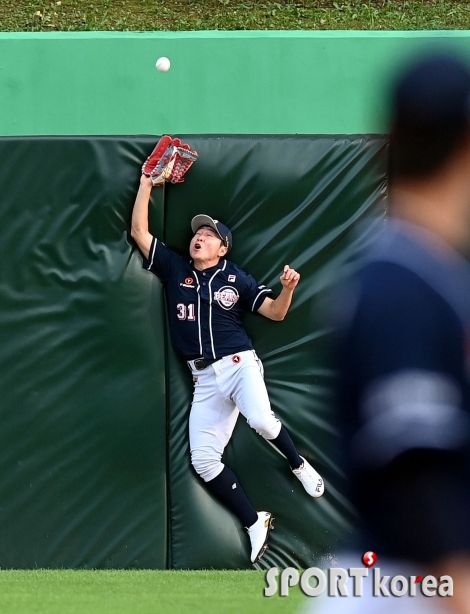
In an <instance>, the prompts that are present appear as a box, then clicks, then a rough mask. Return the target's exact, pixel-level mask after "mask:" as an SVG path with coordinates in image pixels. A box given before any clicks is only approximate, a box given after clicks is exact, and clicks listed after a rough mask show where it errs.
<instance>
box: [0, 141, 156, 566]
mask: <svg viewBox="0 0 470 614" xmlns="http://www.w3.org/2000/svg"><path fill="white" fill-rule="evenodd" d="M151 142H152V140H151V139H143V138H136V139H119V138H111V139H107V138H80V137H76V138H70V139H69V138H29V139H28V138H11V139H8V138H7V139H0V159H1V160H2V164H1V166H0V186H1V196H0V217H1V220H2V231H1V233H0V258H1V261H2V267H1V268H0V306H1V307H0V308H1V314H2V316H1V323H2V324H1V327H0V373H1V399H0V423H1V428H0V514H1V530H0V567H2V568H5V567H20V568H21V567H161V568H163V567H165V566H166V561H167V548H166V545H167V500H166V485H167V480H166V446H167V444H166V420H165V412H166V405H165V385H164V349H163V344H162V339H163V338H164V322H163V303H162V293H161V288H160V286H159V284H158V282H157V280H154V279H152V278H151V276H149V275H146V274H145V272H143V271H141V266H140V258H139V256H138V255H137V254H136V253H135V251H134V249H133V246H132V245H131V242H130V238H129V235H128V228H129V220H130V210H131V204H132V199H133V195H134V192H135V190H136V188H137V185H138V175H139V172H138V169H139V164H140V160H141V158H142V156H143V155H144V152H146V151H147V150H148V148H149V146H150V144H151ZM156 221H157V222H158V224H159V225H160V227H161V226H162V218H161V217H160V220H156ZM158 224H157V226H158ZM151 302H152V304H153V306H152V310H151V309H150V307H149V304H150V303H151Z"/></svg>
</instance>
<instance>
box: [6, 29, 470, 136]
mask: <svg viewBox="0 0 470 614" xmlns="http://www.w3.org/2000/svg"><path fill="white" fill-rule="evenodd" d="M437 46H445V47H452V48H457V49H459V50H461V51H462V53H464V54H466V55H468V56H469V57H470V33H469V32H468V31H461V32H455V31H431V32H357V31H351V32H349V31H334V32H332V31H326V32H306V31H287V32H282V31H281V32H265V31H263V32H261V31H260V32H258V31H254V32H217V31H215V32H212V31H211V32H207V31H202V32H150V33H149V32H146V33H140V32H119V33H111V32H88V33H61V32H57V33H38V34H35V33H11V34H7V33H3V34H0V100H1V105H2V108H1V110H2V112H1V114H0V135H3V136H8V135H61V134H68V135H84V134H94V135H111V134H113V135H120V134H162V133H166V132H168V133H186V134H188V133H198V134H208V133H227V134H294V133H297V134H356V133H362V134H364V133H376V132H383V121H382V118H381V115H382V111H383V104H382V102H383V99H382V94H383V90H384V85H385V83H386V81H387V79H388V76H389V74H390V72H391V71H393V69H394V67H395V66H396V64H397V62H401V61H402V60H403V59H404V58H406V57H407V56H408V55H410V54H411V53H414V52H417V51H419V50H420V49H422V48H429V47H432V48H436V47H437ZM160 56H167V57H169V58H170V60H171V61H172V68H171V70H170V71H169V72H168V73H159V72H157V70H156V69H155V61H156V60H157V58H158V57H160Z"/></svg>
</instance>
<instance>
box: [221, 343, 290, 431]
mask: <svg viewBox="0 0 470 614" xmlns="http://www.w3.org/2000/svg"><path fill="white" fill-rule="evenodd" d="M213 367H214V370H215V372H216V377H217V381H218V383H219V389H220V390H221V392H222V393H223V394H224V395H225V397H227V398H231V399H232V401H233V402H234V403H235V404H236V406H237V407H238V409H239V411H240V413H241V414H242V415H243V416H244V417H245V418H246V421H247V422H248V424H249V425H250V427H251V428H253V429H254V430H255V431H256V432H257V433H258V434H259V435H262V436H263V437H264V438H265V439H275V438H276V437H277V436H278V435H279V432H280V430H281V426H282V425H281V422H280V421H279V420H278V419H277V418H276V416H275V415H274V412H273V411H272V409H271V403H270V402H269V397H268V391H267V390H266V384H265V383H264V377H263V366H262V364H261V361H260V360H259V358H258V357H257V355H256V352H255V351H254V350H249V351H245V352H240V353H238V354H234V355H233V356H227V357H226V358H224V359H223V360H221V361H219V362H217V363H215V364H214V365H213Z"/></svg>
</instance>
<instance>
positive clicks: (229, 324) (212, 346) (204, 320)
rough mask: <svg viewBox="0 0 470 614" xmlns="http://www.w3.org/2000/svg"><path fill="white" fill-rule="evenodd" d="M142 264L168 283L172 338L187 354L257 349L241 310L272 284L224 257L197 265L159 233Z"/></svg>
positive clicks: (256, 304) (252, 306) (251, 307)
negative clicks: (260, 281) (204, 266)
mask: <svg viewBox="0 0 470 614" xmlns="http://www.w3.org/2000/svg"><path fill="white" fill-rule="evenodd" d="M143 266H144V268H145V269H147V270H149V271H151V272H152V273H154V274H155V275H157V276H158V277H159V278H160V280H161V281H162V283H163V285H164V286H165V288H166V298H167V303H168V312H169V323H170V335H171V341H172V344H173V347H174V348H175V350H176V351H177V352H178V353H179V354H180V355H181V356H183V358H184V359H185V360H193V359H195V358H200V357H202V358H205V359H208V360H209V359H214V358H222V357H223V356H228V355H230V354H235V353H236V352H242V351H244V350H251V349H253V345H252V343H251V340H250V338H249V337H248V335H247V333H246V331H245V330H244V328H243V325H242V315H243V310H247V311H252V312H256V311H257V310H258V309H259V308H260V307H261V305H262V304H263V301H264V299H265V298H266V297H267V296H269V295H271V294H272V290H271V289H270V288H267V287H266V286H263V285H259V284H258V283H257V282H256V280H255V279H254V278H253V277H252V276H251V275H248V274H247V273H245V272H244V271H243V270H242V269H241V268H240V267H238V266H237V265H236V264H234V263H233V262H230V261H228V260H224V259H221V260H220V262H219V263H218V264H217V265H216V266H213V267H210V268H207V269H204V271H198V270H197V269H195V268H194V266H193V264H192V261H191V260H188V259H187V258H184V257H183V256H180V255H179V254H177V253H176V252H174V251H172V250H171V249H169V248H168V247H166V245H165V244H164V243H162V242H161V241H158V240H157V239H156V238H154V239H153V240H152V244H151V246H150V251H149V257H148V259H146V258H144V262H143Z"/></svg>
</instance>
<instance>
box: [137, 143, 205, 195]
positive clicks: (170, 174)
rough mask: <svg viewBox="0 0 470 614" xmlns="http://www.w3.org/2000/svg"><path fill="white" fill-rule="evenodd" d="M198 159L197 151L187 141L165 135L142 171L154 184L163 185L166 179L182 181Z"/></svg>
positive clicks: (172, 181) (175, 181) (173, 181)
mask: <svg viewBox="0 0 470 614" xmlns="http://www.w3.org/2000/svg"><path fill="white" fill-rule="evenodd" d="M196 160H197V152H196V151H192V150H191V149H190V147H189V145H188V144H187V143H182V142H181V140H180V139H172V138H171V136H168V135H165V136H162V138H161V139H160V140H159V141H158V143H157V144H156V145H155V148H154V150H153V151H152V153H151V154H150V156H149V157H148V158H147V160H146V161H145V162H144V164H143V165H142V173H143V174H144V175H147V177H150V178H151V180H152V184H153V185H154V186H156V185H163V184H164V183H165V181H169V182H170V183H182V182H183V181H184V179H183V176H184V175H185V174H186V172H187V171H188V170H189V168H190V166H191V165H192V164H193V162H195V161H196Z"/></svg>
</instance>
